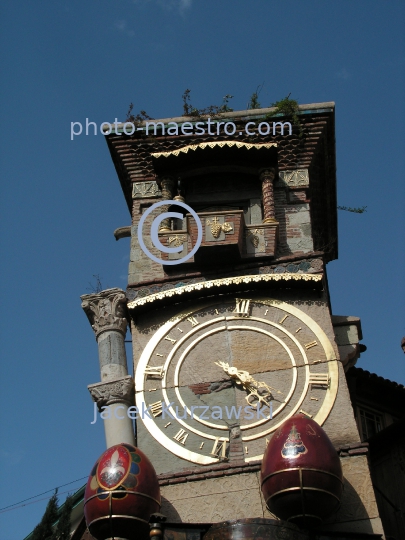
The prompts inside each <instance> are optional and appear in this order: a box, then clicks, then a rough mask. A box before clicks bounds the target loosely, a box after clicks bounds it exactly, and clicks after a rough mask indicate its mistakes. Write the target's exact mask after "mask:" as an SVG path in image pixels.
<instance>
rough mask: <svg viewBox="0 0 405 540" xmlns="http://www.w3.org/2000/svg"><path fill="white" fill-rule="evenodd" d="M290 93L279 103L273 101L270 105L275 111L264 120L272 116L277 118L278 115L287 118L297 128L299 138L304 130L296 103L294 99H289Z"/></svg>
mask: <svg viewBox="0 0 405 540" xmlns="http://www.w3.org/2000/svg"><path fill="white" fill-rule="evenodd" d="M290 96H291V92H290V93H289V94H288V96H286V97H285V98H283V99H280V101H275V102H274V103H272V104H271V107H274V108H275V110H274V111H272V112H269V113H267V114H266V119H270V118H273V117H274V116H277V115H279V114H282V115H283V116H288V117H290V118H291V120H292V124H293V125H294V126H296V127H298V130H299V137H303V136H304V130H303V128H302V125H301V122H300V119H299V116H298V111H299V105H298V101H296V100H295V99H290Z"/></svg>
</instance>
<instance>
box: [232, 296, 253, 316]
mask: <svg viewBox="0 0 405 540" xmlns="http://www.w3.org/2000/svg"><path fill="white" fill-rule="evenodd" d="M249 311H250V300H243V299H240V298H236V307H235V309H234V311H233V312H234V313H236V314H237V315H239V317H249Z"/></svg>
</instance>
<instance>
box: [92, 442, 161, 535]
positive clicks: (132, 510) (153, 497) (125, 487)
mask: <svg viewBox="0 0 405 540" xmlns="http://www.w3.org/2000/svg"><path fill="white" fill-rule="evenodd" d="M160 504H161V503H160V489H159V483H158V479H157V476H156V472H155V469H154V468H153V465H152V463H151V462H150V461H149V459H148V458H147V457H146V456H145V454H144V453H143V452H141V451H140V450H139V448H136V447H135V446H132V445H130V444H125V443H122V444H117V445H115V446H112V447H111V448H109V449H108V450H106V451H105V452H104V453H103V454H102V456H101V457H100V458H99V459H98V460H97V461H96V464H95V465H94V467H93V469H92V471H91V473H90V476H89V479H88V481H87V486H86V491H85V493H84V516H85V519H86V524H87V527H88V529H89V531H90V533H91V534H92V536H94V538H96V540H106V539H107V538H125V539H128V540H135V539H137V540H142V539H143V538H145V539H146V538H148V536H149V533H148V531H149V526H148V522H149V518H150V516H151V514H154V513H156V512H159V510H160Z"/></svg>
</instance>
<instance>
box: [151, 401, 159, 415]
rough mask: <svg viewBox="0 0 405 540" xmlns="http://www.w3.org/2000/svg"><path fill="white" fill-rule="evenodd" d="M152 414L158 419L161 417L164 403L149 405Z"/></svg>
mask: <svg viewBox="0 0 405 540" xmlns="http://www.w3.org/2000/svg"><path fill="white" fill-rule="evenodd" d="M149 407H150V412H151V413H152V414H153V416H154V417H155V418H156V416H159V415H161V414H162V402H161V401H156V403H152V405H149Z"/></svg>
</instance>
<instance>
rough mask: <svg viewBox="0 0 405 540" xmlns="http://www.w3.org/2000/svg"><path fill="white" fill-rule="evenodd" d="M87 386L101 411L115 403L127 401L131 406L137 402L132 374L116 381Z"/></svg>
mask: <svg viewBox="0 0 405 540" xmlns="http://www.w3.org/2000/svg"><path fill="white" fill-rule="evenodd" d="M87 388H88V389H89V392H90V394H91V397H92V398H93V401H94V402H95V403H97V408H98V410H99V411H100V412H101V409H102V407H108V406H109V405H112V404H113V403H125V404H126V405H128V406H129V407H131V406H132V405H133V404H134V403H135V387H134V380H133V378H132V377H131V376H130V375H128V376H127V377H122V378H120V379H115V380H114V381H108V382H105V383H102V382H101V383H96V384H90V385H89V386H88V387H87Z"/></svg>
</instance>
